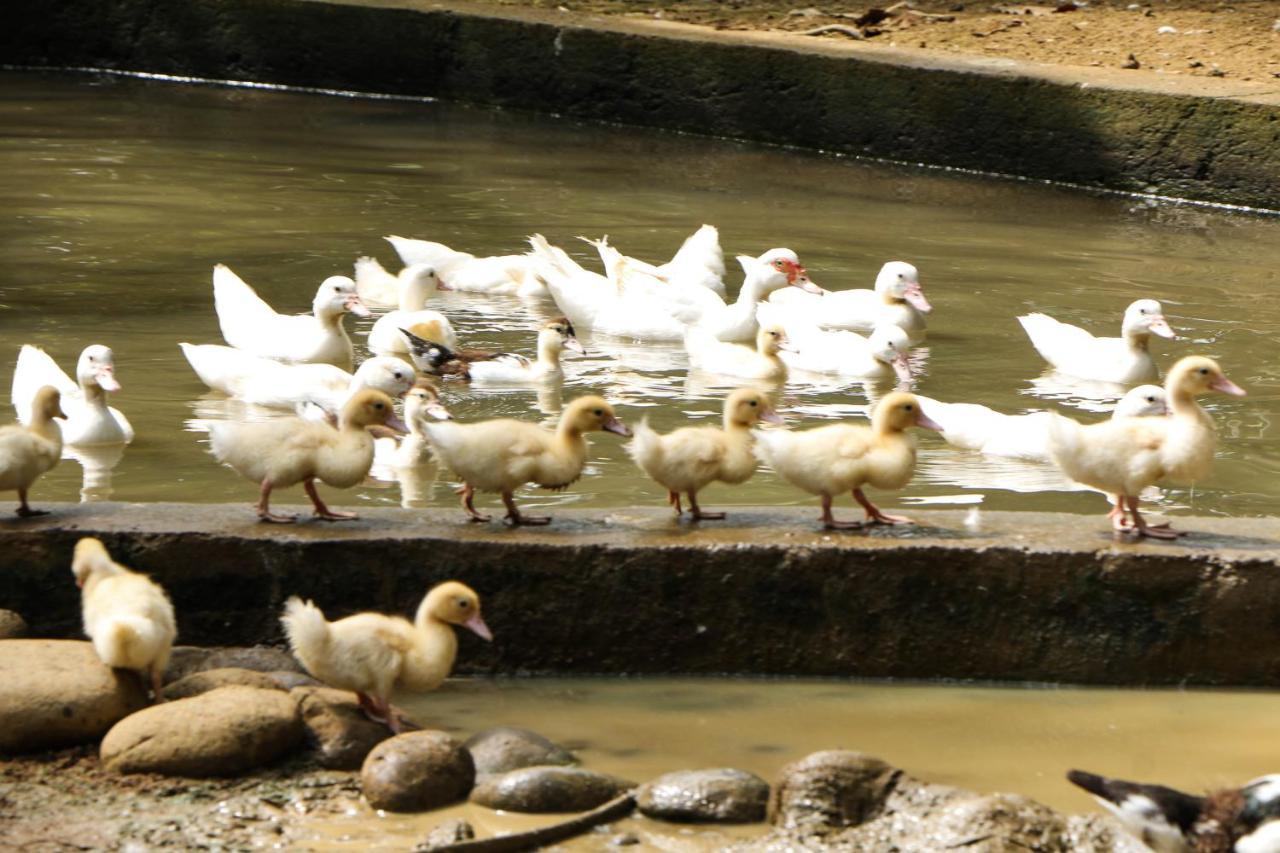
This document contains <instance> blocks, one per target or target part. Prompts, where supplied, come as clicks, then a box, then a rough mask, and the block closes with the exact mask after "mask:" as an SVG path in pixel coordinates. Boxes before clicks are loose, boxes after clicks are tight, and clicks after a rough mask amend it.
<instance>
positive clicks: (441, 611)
mask: <svg viewBox="0 0 1280 853" xmlns="http://www.w3.org/2000/svg"><path fill="white" fill-rule="evenodd" d="M280 622H281V623H282V624H283V625H284V629H285V633H286V634H288V636H289V647H290V648H292V649H293V654H294V656H295V657H297V658H298V660H299V661H301V662H302V665H303V666H304V667H306V669H307V672H309V673H311V675H313V676H315V677H316V678H318V679H319V680H320V681H323V682H324V683H325V684H328V685H330V686H332V687H337V688H339V689H342V690H354V691H355V694H356V699H357V700H358V701H359V703H360V708H361V709H362V710H363V711H364V712H365V714H366V715H368V717H369V719H371V720H376V721H377V722H379V723H386V724H387V725H388V726H389V727H390V728H391V730H392V731H393V732H397V733H399V732H401V731H403V730H404V721H403V719H402V718H401V717H400V715H399V714H397V713H396V712H395V710H394V709H392V707H391V693H392V691H393V690H395V689H397V688H399V689H402V690H410V691H414V692H418V693H425V692H426V691H428V690H435V689H436V688H437V687H439V686H440V684H441V683H442V682H443V681H444V680H445V678H446V677H448V675H449V672H450V671H451V670H452V669H453V660H454V658H455V657H456V656H457V653H458V638H457V636H456V635H455V634H454V633H453V628H452V627H451V626H453V625H461V626H462V627H464V628H468V629H470V630H471V631H473V632H475V633H476V634H478V635H479V636H481V637H483V638H484V639H486V640H492V639H493V634H491V633H490V632H489V626H488V625H486V624H485V623H484V619H482V618H481V617H480V597H479V596H478V595H476V594H475V592H474V591H473V590H472V589H471V588H470V587H468V586H466V585H465V584H461V583H458V582H457V581H448V582H446V583H442V584H440V585H439V586H436V587H434V588H432V589H431V591H430V592H428V593H427V595H426V597H425V598H423V599H422V603H421V604H420V605H418V612H417V615H415V616H414V619H413V622H409V620H407V619H404V618H402V617H400V616H384V615H383V614H381V613H357V614H355V615H354V616H348V617H347V618H345V619H339V620H338V621H337V622H329V621H326V620H325V618H324V613H322V612H321V611H320V608H319V607H316V606H315V604H313V603H312V602H310V601H307V602H303V601H302V599H300V598H298V597H297V596H294V597H292V598H290V599H289V600H288V601H287V602H285V606H284V615H283V616H281V617H280Z"/></svg>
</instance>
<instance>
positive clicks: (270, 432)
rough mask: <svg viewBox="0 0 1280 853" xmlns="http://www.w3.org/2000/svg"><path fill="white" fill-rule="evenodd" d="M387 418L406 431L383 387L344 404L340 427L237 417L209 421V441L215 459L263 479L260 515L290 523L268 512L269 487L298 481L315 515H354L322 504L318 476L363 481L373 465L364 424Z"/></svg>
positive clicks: (339, 484) (345, 483)
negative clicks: (243, 420)
mask: <svg viewBox="0 0 1280 853" xmlns="http://www.w3.org/2000/svg"><path fill="white" fill-rule="evenodd" d="M382 424H385V425H387V426H389V427H391V428H392V429H399V430H401V431H402V432H403V431H405V427H404V424H403V423H402V422H401V421H400V420H399V419H398V418H396V417H395V413H394V409H393V406H392V403H391V398H390V397H388V396H387V395H386V394H383V393H382V392H381V391H373V390H365V391H361V392H360V393H359V394H356V395H355V396H354V397H352V398H351V399H350V400H349V401H348V402H347V404H346V406H344V407H343V409H342V415H341V417H340V418H339V422H338V427H337V429H335V428H334V427H332V426H330V425H329V424H327V423H314V422H310V421H305V420H302V419H301V418H279V419H275V420H269V421H261V422H252V423H236V422H234V421H222V422H215V423H213V424H211V425H210V427H209V446H210V449H211V450H212V451H213V455H214V456H215V457H217V459H218V461H219V462H223V463H225V464H227V465H229V466H230V467H231V468H234V469H235V470H236V471H237V472H238V473H240V474H241V475H243V476H244V477H247V478H248V479H250V480H252V481H254V482H255V483H260V484H261V495H260V499H259V501H258V505H257V511H258V517H259V518H260V519H262V520H263V521H271V522H276V523H284V524H287V523H290V522H293V521H297V519H296V518H295V517H293V516H287V515H276V514H274V513H272V512H271V491H272V490H273V489H275V488H283V487H286V486H292V485H294V484H295V483H302V484H303V487H304V488H305V490H306V492H307V497H309V498H311V503H312V505H313V506H314V507H315V515H316V517H317V518H322V519H324V520H326V521H341V520H343V519H349V518H355V517H356V515H355V513H350V512H336V511H334V510H331V509H329V507H327V506H325V503H324V501H322V500H321V499H320V495H319V494H318V493H317V492H316V484H315V481H316V480H322V481H324V482H325V483H327V484H328V485H330V486H334V487H335V488H339V489H347V488H350V487H351V486H354V485H356V484H357V483H359V482H360V481H362V480H363V479H364V478H365V476H366V475H367V474H368V473H369V468H370V466H372V465H373V436H372V435H370V434H369V432H368V427H371V426H376V425H382Z"/></svg>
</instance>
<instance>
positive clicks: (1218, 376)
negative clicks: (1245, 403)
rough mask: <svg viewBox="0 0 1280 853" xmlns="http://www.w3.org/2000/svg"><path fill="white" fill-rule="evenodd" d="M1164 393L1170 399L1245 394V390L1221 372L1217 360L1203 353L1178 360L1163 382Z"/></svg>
mask: <svg viewBox="0 0 1280 853" xmlns="http://www.w3.org/2000/svg"><path fill="white" fill-rule="evenodd" d="M1164 390H1165V394H1166V396H1167V397H1168V398H1170V399H1172V398H1174V397H1175V396H1177V395H1190V396H1192V397H1194V396H1196V395H1199V394H1207V393H1208V392H1210V391H1217V392H1218V393H1220V394H1232V395H1234V396H1236V397H1243V396H1245V390H1244V389H1243V388H1241V387H1240V386H1239V385H1237V384H1236V383H1234V382H1232V381H1231V380H1230V379H1228V378H1227V377H1226V375H1225V374H1223V372H1222V368H1221V367H1219V366H1218V362H1216V361H1214V360H1213V359H1211V358H1207V357H1205V356H1203V355H1189V356H1187V357H1186V358H1182V359H1179V360H1178V363H1177V364H1175V365H1174V366H1173V368H1172V369H1171V370H1170V371H1169V376H1168V378H1166V379H1165V382H1164Z"/></svg>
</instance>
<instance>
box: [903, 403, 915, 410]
mask: <svg viewBox="0 0 1280 853" xmlns="http://www.w3.org/2000/svg"><path fill="white" fill-rule="evenodd" d="M902 408H904V409H906V410H907V411H908V412H909V411H911V409H912V408H913V407H912V405H911V404H910V403H907V404H906V405H905V406H903V407H902Z"/></svg>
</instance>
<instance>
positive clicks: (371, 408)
mask: <svg viewBox="0 0 1280 853" xmlns="http://www.w3.org/2000/svg"><path fill="white" fill-rule="evenodd" d="M342 423H343V424H345V425H347V426H353V427H358V428H360V429H364V428H366V427H371V426H379V425H382V426H388V427H390V428H391V429H394V430H398V431H399V432H403V433H407V432H408V431H409V428H408V427H407V426H405V424H404V421H402V420H400V419H399V418H398V417H396V411H395V404H393V403H392V402H391V398H390V397H388V396H387V395H386V394H384V393H382V392H381V391H375V390H373V389H372V388H366V389H365V390H363V391H360V392H358V393H356V394H355V395H354V396H353V397H352V398H351V399H350V400H348V401H347V404H346V405H345V406H343V407H342Z"/></svg>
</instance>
